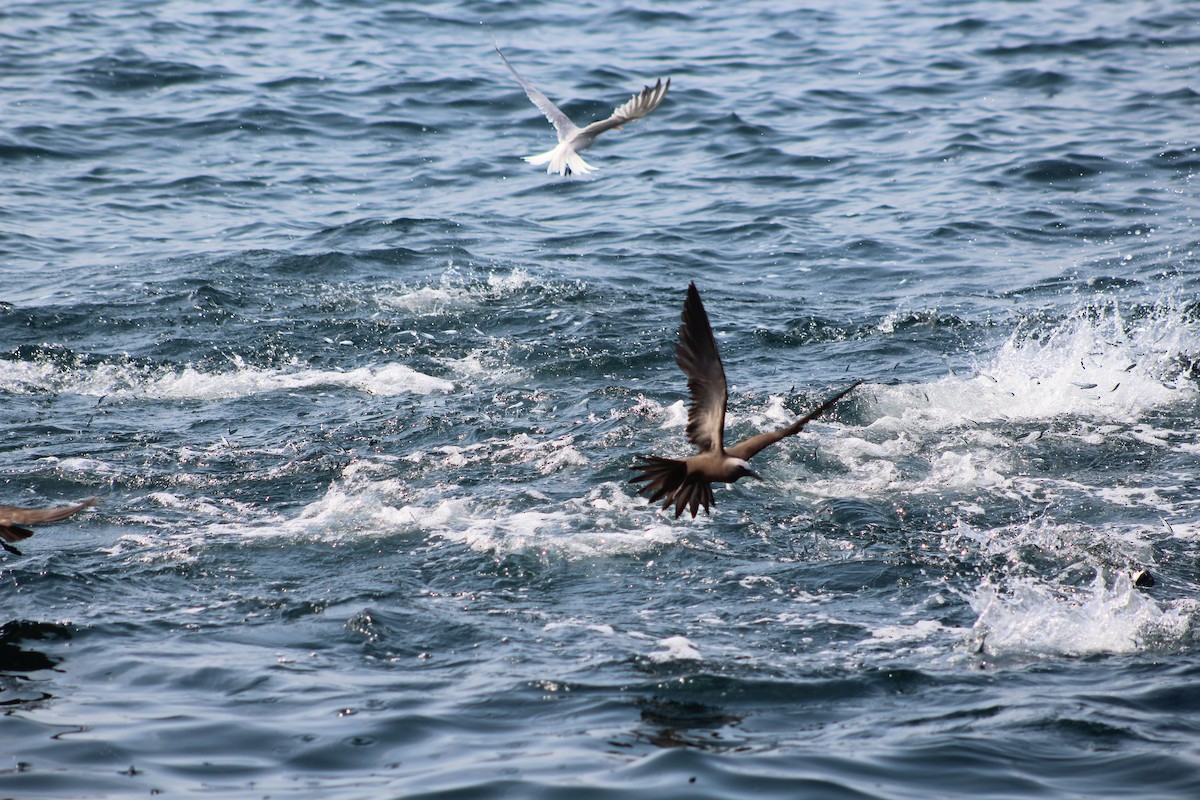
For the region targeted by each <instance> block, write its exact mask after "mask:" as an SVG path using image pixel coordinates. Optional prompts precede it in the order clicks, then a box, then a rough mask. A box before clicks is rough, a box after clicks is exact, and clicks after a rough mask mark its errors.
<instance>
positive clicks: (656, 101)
mask: <svg viewBox="0 0 1200 800" xmlns="http://www.w3.org/2000/svg"><path fill="white" fill-rule="evenodd" d="M670 88H671V79H670V78H667V82H666V83H665V84H664V83H663V81H662V78H659V79H658V81H657V82H656V83H655V84H654V85H653V86H647V87H645V88H643V89H642V91H641V93H640V94H635V95H634V96H633V97H631V98H629V99H628V100H626V101H625V102H624V103H622V104H621V105H619V106H617V108H616V109H614V110H613V113H612V115H611V116H610V117H609V118H608V119H602V120H599V121H597V122H593V123H592V124H591V125H588V126H587V127H586V128H584V129H583V132H584V133H586V134H589V135H591V136H598V135H600V134H601V133H604V132H605V131H607V130H610V129H612V128H615V127H617V126H618V125H626V124H628V123H630V122H636V121H637V120H639V119H641V118H642V117H644V116H646V115H647V114H649V113H650V112H651V111H653V110H654V109H656V108H658V107H659V105H660V104H661V103H662V101H663V98H665V97H666V96H667V91H668V90H669V89H670Z"/></svg>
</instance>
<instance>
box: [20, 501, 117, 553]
mask: <svg viewBox="0 0 1200 800" xmlns="http://www.w3.org/2000/svg"><path fill="white" fill-rule="evenodd" d="M95 504H96V498H94V497H91V498H88V499H87V500H84V501H83V502H82V503H76V504H75V505H73V506H60V507H58V508H21V507H19V506H6V505H0V547H3V548H4V549H5V550H7V551H8V552H10V553H13V554H15V555H21V551H20V550H17V549H16V548H15V547H12V546H10V545H9V544H8V542H19V541H21V540H22V539H28V538H29V537H30V536H33V531H31V530H28V529H27V528H22V527H21V525H36V524H38V523H40V522H58V521H60V520H64V519H66V518H67V517H69V516H71V515H72V514H74V513H76V512H77V511H82V510H83V509H85V508H87V507H88V506H94V505H95Z"/></svg>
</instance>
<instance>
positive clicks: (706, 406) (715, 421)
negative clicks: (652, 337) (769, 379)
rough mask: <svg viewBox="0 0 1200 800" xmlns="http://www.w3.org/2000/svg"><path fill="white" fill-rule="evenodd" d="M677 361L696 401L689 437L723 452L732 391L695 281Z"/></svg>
mask: <svg viewBox="0 0 1200 800" xmlns="http://www.w3.org/2000/svg"><path fill="white" fill-rule="evenodd" d="M675 363H677V364H678V365H679V368H680V369H682V370H683V373H684V374H685V375H687V379H688V390H689V391H690V392H691V395H692V404H691V406H690V407H689V408H688V426H687V434H688V439H690V440H691V442H692V444H694V445H696V447H698V448H700V451H701V452H710V451H713V450H716V451H718V452H720V450H721V448H722V447H723V446H724V437H725V404H726V402H727V401H728V399H729V394H728V390H727V388H726V386H725V368H724V367H722V366H721V355H720V353H718V352H717V341H716V339H714V338H713V332H712V326H711V325H709V324H708V314H707V313H705V311H704V304H703V303H702V302H700V292H698V291H697V290H696V284H694V283H691V284H688V295H687V300H686V301H684V304H683V324H682V325H680V326H679V344H677V345H675Z"/></svg>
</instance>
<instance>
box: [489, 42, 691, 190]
mask: <svg viewBox="0 0 1200 800" xmlns="http://www.w3.org/2000/svg"><path fill="white" fill-rule="evenodd" d="M496 53H498V54H499V56H500V60H501V61H503V62H504V66H506V67H507V68H508V71H509V72H511V73H512V76H513V77H514V78H516V79H517V83H519V84H521V88H522V89H524V90H525V94H527V95H529V99H530V100H532V101H533V104H534V105H535V106H537V107H538V108H539V109H540V110H541V112H542V113H543V114H545V115H546V119H548V120H550V124H551V125H553V126H554V129H555V130H556V131H558V145H557V146H556V147H555V148H554V149H553V150H547V151H546V152H544V153H539V154H538V155H536V156H525V160H526V161H528V162H529V163H530V164H534V165H536V166H541V165H542V164H545V165H546V172H547V173H548V174H551V175H553V174H555V173H557V174H559V175H575V174H578V175H587V174H588V173H589V172H593V171H595V170H596V169H598V168H597V167H594V166H592V165H591V164H589V163H587V162H586V161H584V160H583V159H582V158H580V156H579V153H580V152H581V151H583V150H587V149H588V148H589V147H591V146H592V144H593V143H594V142H595V141H596V137H597V136H599V135H600V134H602V133H604V132H605V131H607V130H610V129H612V128H617V129H618V130H619V129H620V127H621V126H622V125H625V124H627V123H630V122H635V121H636V120H639V119H641V118H642V117H644V116H646V115H647V114H649V113H650V112H651V111H653V110H654V109H656V108H658V106H659V104H660V103H662V101H663V98H664V97H666V96H667V91H668V90H669V89H670V88H671V79H670V78H667V82H666V83H663V81H662V79H661V78H660V79H659V80H658V81H656V82H655V84H654V85H653V86H647V87H645V88H644V89H642V91H641V93H639V94H635V95H634V96H633V97H631V98H629V99H628V100H627V101H625V102H624V103H623V104H621V105H619V106H617V108H616V109H614V110H613V113H612V114H611V115H610V116H609V117H608V118H607V119H602V120H599V121H597V122H593V123H592V124H591V125H588V126H587V127H586V128H580V127H578V126H577V125H576V124H575V123H574V122H571V120H570V118H569V117H568V116H567V115H566V114H564V113H563V112H562V111H561V110H559V108H558V106H556V105H554V103H552V102H550V100H549V99H548V98H547V97H546V95H544V94H542V93H541V92H539V91H538V90H537V88H536V87H535V86H534V85H533V84H531V83H530V82H529V81H527V80H525V79H524V78H522V77H521V74H520V73H519V72H517V71H516V69H514V68H513V65H512V64H510V63H509V61H508V59H507V58H505V57H504V53H502V52H500V45H496Z"/></svg>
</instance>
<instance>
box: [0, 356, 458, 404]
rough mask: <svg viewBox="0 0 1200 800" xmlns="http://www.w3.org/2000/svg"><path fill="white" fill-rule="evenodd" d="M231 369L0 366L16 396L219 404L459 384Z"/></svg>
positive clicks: (238, 365) (409, 375) (397, 376)
mask: <svg viewBox="0 0 1200 800" xmlns="http://www.w3.org/2000/svg"><path fill="white" fill-rule="evenodd" d="M231 365H232V367H233V368H232V369H231V370H228V371H222V372H205V371H201V370H198V369H196V368H194V367H191V366H187V367H183V368H182V369H161V370H155V369H146V368H141V367H136V366H131V365H127V364H101V365H98V366H95V367H83V368H79V369H66V368H61V367H58V366H56V365H54V364H48V363H41V362H13V361H0V390H7V391H10V392H17V393H32V392H54V393H60V394H76V395H82V396H85V397H108V398H112V399H148V400H220V399H230V398H237V397H245V396H248V395H257V394H267V393H271V392H280V391H296V390H300V389H313V388H320V387H337V386H341V387H346V388H350V389H355V390H357V391H360V392H365V393H368V394H378V395H399V394H409V393H412V394H434V393H437V392H450V391H453V390H454V383H453V382H451V381H448V380H445V379H444V378H437V377H434V376H432V375H425V374H423V373H421V372H417V371H416V370H414V369H412V368H410V367H407V366H404V365H403V364H384V365H381V366H378V367H360V368H357V369H351V370H344V371H341V370H316V369H308V368H304V367H300V366H296V367H294V368H288V369H260V368H256V367H249V366H246V364H245V363H244V362H243V361H242V360H241V359H240V358H234V359H231Z"/></svg>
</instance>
